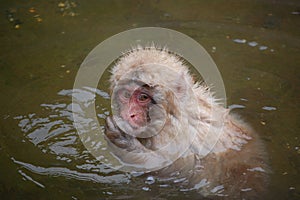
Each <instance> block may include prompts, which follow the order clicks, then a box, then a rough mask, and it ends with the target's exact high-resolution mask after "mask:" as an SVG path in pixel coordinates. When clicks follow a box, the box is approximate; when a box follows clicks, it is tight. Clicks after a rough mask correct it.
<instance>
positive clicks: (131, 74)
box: [105, 47, 268, 199]
mask: <svg viewBox="0 0 300 200" xmlns="http://www.w3.org/2000/svg"><path fill="white" fill-rule="evenodd" d="M110 82H111V92H112V116H110V117H108V118H107V120H106V131H105V136H106V140H107V142H108V143H109V146H110V147H111V148H112V151H113V153H114V155H115V156H116V157H117V158H119V160H120V161H121V162H123V163H124V164H125V165H127V168H126V170H133V171H138V170H139V169H140V170H141V171H144V172H149V171H152V173H153V171H155V172H154V174H156V175H157V176H158V177H168V176H169V175H171V174H173V175H174V174H176V173H175V172H177V174H180V175H179V177H183V180H184V181H182V184H183V185H184V186H182V187H183V188H184V187H185V188H186V189H187V190H192V189H196V190H198V191H199V193H200V194H201V195H203V196H207V197H210V198H228V199H235V198H238V199H243V198H246V199H252V198H253V199H254V198H255V199H257V198H262V194H263V192H264V191H265V190H266V187H267V186H266V184H267V177H268V175H267V174H268V173H267V171H268V165H267V164H266V155H265V151H264V147H263V145H262V143H261V141H260V140H259V138H258V136H257V135H256V134H255V133H254V132H253V130H252V129H251V128H250V127H248V126H247V125H246V124H245V123H243V122H241V121H240V120H238V119H237V117H235V116H233V115H232V114H230V110H228V109H225V108H224V107H222V106H220V105H219V104H218V102H217V101H216V100H215V98H214V97H213V95H212V92H211V91H210V90H209V88H208V87H206V86H204V85H203V84H199V83H197V82H195V81H194V80H193V78H192V76H191V75H190V74H189V71H188V68H187V67H186V66H185V65H184V64H183V62H182V60H181V59H180V58H179V57H178V56H176V55H174V54H172V53H170V52H168V51H167V50H166V49H157V48H155V47H149V48H141V47H139V48H136V49H134V50H132V51H130V52H129V53H127V54H125V55H124V56H123V57H121V58H120V59H119V61H118V62H117V63H116V64H115V66H114V67H113V69H112V75H111V78H110Z"/></svg>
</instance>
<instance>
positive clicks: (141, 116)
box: [118, 88, 152, 128]
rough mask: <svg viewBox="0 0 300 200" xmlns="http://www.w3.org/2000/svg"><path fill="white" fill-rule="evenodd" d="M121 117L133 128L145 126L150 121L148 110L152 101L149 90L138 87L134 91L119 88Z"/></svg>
mask: <svg viewBox="0 0 300 200" xmlns="http://www.w3.org/2000/svg"><path fill="white" fill-rule="evenodd" d="M118 97H119V100H120V103H121V104H122V105H121V110H120V114H121V117H122V118H123V119H124V120H125V121H127V122H128V123H129V124H130V125H131V126H132V127H133V128H139V127H142V126H145V125H146V124H147V122H148V118H149V117H148V111H149V107H150V104H151V103H152V100H151V96H150V93H149V91H147V90H146V89H145V88H138V89H136V90H134V91H133V92H132V91H130V90H127V89H123V90H119V91H118Z"/></svg>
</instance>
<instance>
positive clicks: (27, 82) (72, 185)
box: [0, 0, 300, 199]
mask: <svg viewBox="0 0 300 200" xmlns="http://www.w3.org/2000/svg"><path fill="white" fill-rule="evenodd" d="M1 8H2V13H3V15H2V16H0V24H1V27H0V40H1V49H0V51H1V56H0V91H1V94H2V95H1V104H0V114H1V115H0V171H1V173H0V196H1V199H47V198H49V199H55V198H57V199H99V198H100V199H101V198H112V199H116V198H118V199H137V198H140V199H141V198H144V199H145V198H157V199H176V198H177V199H184V198H192V199H197V198H198V195H197V193H196V192H194V191H187V190H185V188H179V187H180V183H181V181H184V180H181V179H178V178H176V176H175V177H172V179H171V180H158V179H157V178H156V177H154V176H145V175H142V174H124V173H121V172H118V171H115V170H113V169H111V168H109V167H107V165H104V164H103V163H102V162H99V161H98V160H96V159H95V158H94V157H93V156H92V155H91V154H89V152H88V151H87V150H86V149H85V147H84V146H83V144H82V143H81V141H80V139H79V136H78V135H77V133H76V130H75V128H74V125H73V115H72V113H71V108H72V106H76V105H72V103H71V95H72V93H71V92H72V90H71V88H72V86H73V81H74V79H75V75H76V72H77V70H78V67H79V66H80V63H81V62H82V61H83V59H84V57H85V56H86V55H87V54H88V52H89V51H90V50H91V49H92V48H93V47H95V46H96V45H97V44H98V43H99V42H101V41H103V40H104V39H106V38H107V37H109V36H111V35H113V34H116V33H118V32H121V31H124V30H126V29H129V28H133V27H143V26H162V27H166V28H171V29H175V30H178V31H181V32H183V33H185V34H187V35H189V36H191V37H192V38H194V39H195V40H197V41H198V42H200V43H201V44H202V45H203V46H204V47H205V48H206V49H207V51H208V52H209V53H210V54H211V56H212V57H213V59H214V60H215V62H216V64H217V66H218V67H219V69H220V72H221V74H222V76H223V79H224V82H225V86H226V92H227V97H228V102H229V105H230V106H229V107H230V108H232V109H234V111H235V112H237V113H238V114H240V115H241V116H242V118H245V120H247V121H249V123H251V125H252V126H253V127H254V128H255V129H256V130H257V131H258V132H259V133H260V135H261V136H262V138H263V140H264V141H265V144H266V146H267V149H268V153H269V155H270V162H271V166H272V169H273V173H272V177H271V183H270V185H271V187H270V192H269V193H270V194H269V198H270V199H299V198H300V182H299V180H300V158H299V155H300V141H299V140H300V137H299V131H300V126H299V119H300V110H299V99H300V97H299V94H300V88H299V85H300V79H299V74H300V71H299V69H300V68H299V66H300V60H299V55H300V39H299V35H300V29H299V27H300V24H299V23H300V21H299V8H300V4H299V2H298V1H297V0H287V1H283V0H282V1H281V0H279V1H259V2H253V1H250V0H249V1H248V0H246V1H242V2H237V1H231V0H230V1H220V2H219V3H217V2H215V1H209V2H205V3H204V2H201V1H194V0H191V1H178V2H177V3H176V4H174V3H171V2H169V1H134V2H131V1H125V2H124V1H113V2H111V1H96V0H91V1H81V0H78V1H45V0H42V1H38V2H35V1H8V0H4V1H2V2H1ZM105 78H107V77H105ZM107 87H108V86H107V84H106V83H103V84H102V85H100V89H99V90H97V91H96V94H92V93H91V91H93V89H91V88H84V89H83V91H80V92H79V91H75V93H74V95H75V96H76V95H77V98H78V99H81V101H83V105H84V106H87V107H89V106H90V105H91V103H92V102H93V101H94V100H95V98H96V101H97V98H98V100H99V103H98V104H97V105H96V111H97V117H98V120H99V123H100V124H103V122H104V118H105V117H106V116H107V115H108V114H109V110H108V108H109V106H110V100H109V99H108V98H109V97H108V94H107V93H105V92H104V91H107ZM77 109H81V108H80V107H77ZM88 123H89V122H88V121H87V125H88ZM205 183H206V182H205V180H203V182H201V183H199V184H200V185H199V186H200V187H201V185H205ZM178 188H179V189H178ZM221 190H222V186H218V187H217V188H215V191H216V192H218V191H221Z"/></svg>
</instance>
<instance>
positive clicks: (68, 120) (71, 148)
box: [11, 88, 129, 187]
mask: <svg viewBox="0 0 300 200" xmlns="http://www.w3.org/2000/svg"><path fill="white" fill-rule="evenodd" d="M85 89H86V90H80V91H79V90H76V91H73V90H66V89H64V90H61V91H59V92H58V95H62V96H67V97H71V96H72V95H73V97H75V98H76V99H77V100H80V101H81V102H82V103H83V105H85V106H86V107H88V106H89V104H90V103H91V102H93V101H95V94H97V95H99V96H101V97H102V98H103V99H108V98H109V96H108V94H107V93H105V92H103V91H101V90H98V89H96V90H95V91H96V93H92V91H94V90H92V91H91V89H90V88H85ZM69 100H70V101H71V98H69ZM40 106H41V109H43V110H44V113H47V114H46V117H40V116H37V115H36V114H34V113H32V114H28V115H25V116H16V117H14V119H16V120H18V121H19V124H18V125H19V127H20V129H21V130H22V132H23V133H24V135H25V137H26V138H27V139H28V140H29V141H30V142H32V143H33V144H34V145H35V146H37V147H38V148H40V149H41V151H42V152H43V153H47V154H53V155H54V156H55V158H56V159H57V160H60V161H64V162H67V163H74V164H76V168H77V169H75V170H72V169H68V168H65V167H41V166H36V165H33V164H30V163H26V162H22V161H18V160H16V159H15V158H13V157H12V158H11V159H12V161H13V162H14V163H16V164H18V165H19V166H21V167H22V168H23V169H26V170H29V171H31V172H33V173H36V174H40V175H47V176H48V175H50V176H64V177H67V178H74V179H77V180H85V181H93V182H97V183H113V182H116V183H122V182H128V181H129V179H128V176H126V175H125V174H115V175H106V176H101V175H99V173H105V174H108V173H110V172H112V171H113V170H112V169H110V168H108V167H106V166H105V165H103V164H99V163H98V162H97V160H95V159H94V158H93V157H92V156H91V155H90V154H89V152H88V151H87V150H84V149H82V146H81V145H80V144H81V141H80V139H79V137H78V134H77V131H76V130H75V128H74V125H73V113H72V107H74V106H75V108H77V109H80V108H78V105H72V103H69V102H64V103H55V104H50V103H48V104H47V103H43V104H41V105H40ZM75 110H76V109H75ZM99 114H100V115H99V116H101V117H104V118H105V116H106V115H107V114H108V112H107V111H105V110H104V111H103V113H99ZM79 160H80V161H81V162H78V161H79ZM76 170H78V171H76ZM80 171H83V172H80ZM20 174H22V176H23V177H25V178H26V179H28V180H30V181H32V182H34V183H35V184H37V185H38V186H40V187H44V186H43V185H42V184H40V183H38V182H37V181H35V180H33V179H32V178H30V176H28V175H26V173H25V172H23V171H20Z"/></svg>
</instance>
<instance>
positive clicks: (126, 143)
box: [105, 117, 146, 152]
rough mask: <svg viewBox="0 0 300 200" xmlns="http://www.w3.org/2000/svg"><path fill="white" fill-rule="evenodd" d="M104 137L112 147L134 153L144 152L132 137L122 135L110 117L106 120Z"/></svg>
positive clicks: (142, 147)
mask: <svg viewBox="0 0 300 200" xmlns="http://www.w3.org/2000/svg"><path fill="white" fill-rule="evenodd" d="M105 135H106V138H107V139H108V142H112V143H113V144H114V145H116V146H117V147H119V148H121V149H126V150H127V151H130V152H131V151H134V152H144V151H146V149H145V147H144V146H143V145H142V144H141V143H140V142H139V141H138V140H137V139H136V138H135V137H133V136H131V135H129V134H126V133H124V132H123V131H122V130H120V128H119V127H118V126H117V125H116V123H115V122H114V120H113V119H112V117H107V118H106V127H105Z"/></svg>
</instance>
